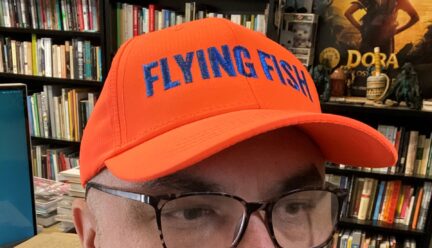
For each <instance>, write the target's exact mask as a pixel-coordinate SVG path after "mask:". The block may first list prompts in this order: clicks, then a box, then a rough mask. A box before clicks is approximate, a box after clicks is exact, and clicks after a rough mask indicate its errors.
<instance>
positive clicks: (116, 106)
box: [113, 39, 134, 147]
mask: <svg viewBox="0 0 432 248" xmlns="http://www.w3.org/2000/svg"><path fill="white" fill-rule="evenodd" d="M133 40H134V39H129V40H128V41H126V42H125V43H124V44H123V45H122V47H123V49H122V52H121V54H119V55H120V56H119V58H118V61H117V70H116V71H117V74H118V75H117V77H116V79H117V80H116V84H115V87H114V86H113V88H114V92H115V93H116V94H115V97H114V111H115V116H117V118H118V119H117V120H113V121H114V123H115V124H114V125H116V124H117V125H116V126H117V127H118V130H117V133H118V136H119V139H118V143H117V144H116V146H117V147H121V146H122V130H121V126H122V125H121V116H120V111H119V110H120V102H119V99H118V96H119V95H120V94H118V92H117V87H118V83H119V82H120V80H121V82H122V84H123V85H124V75H125V73H126V72H125V70H123V74H120V73H119V69H120V66H121V64H120V62H121V61H122V59H123V58H124V57H126V56H127V55H125V53H126V52H127V53H128V54H129V52H130V50H131V49H129V46H130V45H129V44H130V43H131V42H132V41H133ZM126 49H128V50H127V51H126ZM123 94H124V91H123V92H122V94H121V96H122V100H123V99H124V98H123ZM123 113H124V109H123ZM124 128H125V129H126V126H124ZM124 131H125V132H126V130H124Z"/></svg>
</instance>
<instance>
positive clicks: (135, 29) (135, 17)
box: [132, 5, 138, 36]
mask: <svg viewBox="0 0 432 248" xmlns="http://www.w3.org/2000/svg"><path fill="white" fill-rule="evenodd" d="M132 18H133V20H132V23H133V24H132V26H133V36H137V35H138V6H136V5H134V6H133V9H132Z"/></svg>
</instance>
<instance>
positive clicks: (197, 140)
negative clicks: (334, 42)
mask: <svg viewBox="0 0 432 248" xmlns="http://www.w3.org/2000/svg"><path fill="white" fill-rule="evenodd" d="M294 125H295V126H297V127H299V128H301V129H302V130H303V131H304V132H305V133H307V134H308V135H309V136H310V137H311V138H312V139H313V140H314V141H315V143H316V144H317V145H318V146H319V147H320V149H321V151H322V153H323V154H324V156H325V158H326V160H328V161H332V162H335V163H342V164H348V165H352V166H363V167H386V166H392V165H394V164H395V163H396V161H397V153H396V150H395V149H394V146H393V145H392V144H391V143H390V142H389V141H388V140H387V139H386V138H385V137H384V136H383V135H381V134H380V133H379V132H378V131H376V130H375V129H373V128H371V127H369V126H367V125H366V124H363V123H361V122H358V121H356V120H353V119H350V118H346V117H342V116H337V115H331V114H321V113H304V112H301V113H300V112H299V113H293V112H288V111H282V110H264V109H253V110H241V111H235V112H230V113H225V114H220V115H217V116H213V117H209V118H206V119H203V120H199V121H196V122H193V123H189V124H187V125H184V126H181V127H178V128H175V129H173V130H170V131H168V132H166V133H164V134H161V135H159V136H157V137H155V138H153V139H150V140H148V141H145V142H144V143H142V144H139V145H137V146H135V147H133V148H131V149H129V150H126V151H124V152H123V153H121V154H118V155H116V156H114V157H112V158H110V159H108V160H106V161H105V165H106V167H107V168H108V170H109V171H110V172H111V173H112V174H114V175H115V176H116V177H118V178H121V179H124V180H127V181H134V182H141V181H147V180H152V179H155V178H159V177H162V176H166V175H169V174H171V173H174V172H176V171H179V170H182V169H184V168H186V167H189V166H191V165H193V164H195V163H197V162H199V161H201V160H203V159H205V158H208V157H210V156H211V155H213V154H216V153H217V152H219V151H221V150H223V149H226V148H228V147H229V146H232V145H234V144H236V143H239V142H241V141H243V140H246V139H248V138H251V137H253V136H256V135H258V134H261V133H265V132H268V131H270V130H274V129H278V128H281V127H287V126H294Z"/></svg>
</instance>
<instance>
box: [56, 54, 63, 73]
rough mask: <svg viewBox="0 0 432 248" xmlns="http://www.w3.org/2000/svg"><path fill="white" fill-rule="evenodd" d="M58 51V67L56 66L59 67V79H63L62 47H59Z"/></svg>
mask: <svg viewBox="0 0 432 248" xmlns="http://www.w3.org/2000/svg"><path fill="white" fill-rule="evenodd" d="M56 49H57V52H56V53H57V65H55V66H57V73H58V74H57V77H59V78H61V77H62V75H63V67H62V59H61V47H60V46H57V47H56Z"/></svg>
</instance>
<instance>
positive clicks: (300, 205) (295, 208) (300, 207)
mask: <svg viewBox="0 0 432 248" xmlns="http://www.w3.org/2000/svg"><path fill="white" fill-rule="evenodd" d="M312 208H313V205H312V204H311V203H310V202H293V203H288V204H286V205H285V213H287V214H290V215H295V214H298V213H299V212H301V211H305V212H307V211H309V210H310V209H312Z"/></svg>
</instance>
